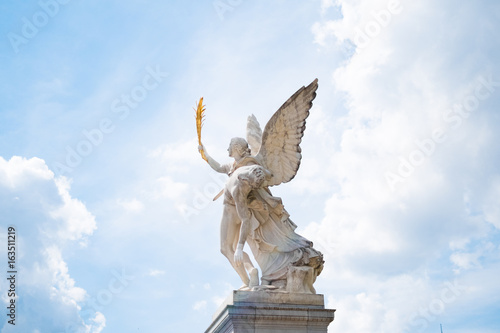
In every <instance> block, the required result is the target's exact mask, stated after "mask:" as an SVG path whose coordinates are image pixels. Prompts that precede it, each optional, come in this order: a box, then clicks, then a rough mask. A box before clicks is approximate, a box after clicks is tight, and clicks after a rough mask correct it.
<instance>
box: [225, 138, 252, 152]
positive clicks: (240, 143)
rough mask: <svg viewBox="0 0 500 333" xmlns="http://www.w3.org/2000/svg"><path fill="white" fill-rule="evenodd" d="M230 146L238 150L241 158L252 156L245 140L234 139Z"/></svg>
mask: <svg viewBox="0 0 500 333" xmlns="http://www.w3.org/2000/svg"><path fill="white" fill-rule="evenodd" d="M229 144H230V145H233V147H234V149H236V151H237V152H238V154H240V155H241V156H250V148H249V147H248V142H247V140H245V139H243V138H232V139H231V142H230V143H229Z"/></svg>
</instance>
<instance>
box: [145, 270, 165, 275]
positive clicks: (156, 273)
mask: <svg viewBox="0 0 500 333" xmlns="http://www.w3.org/2000/svg"><path fill="white" fill-rule="evenodd" d="M148 275H149V276H160V275H165V271H163V270H160V269H150V270H149V272H148Z"/></svg>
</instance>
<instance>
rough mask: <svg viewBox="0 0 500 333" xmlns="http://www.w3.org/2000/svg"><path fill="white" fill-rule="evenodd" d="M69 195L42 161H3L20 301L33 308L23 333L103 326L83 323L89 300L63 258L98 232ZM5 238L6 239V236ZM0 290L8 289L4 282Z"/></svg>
mask: <svg viewBox="0 0 500 333" xmlns="http://www.w3.org/2000/svg"><path fill="white" fill-rule="evenodd" d="M69 190H70V186H69V181H68V180H67V179H65V178H55V177H54V174H53V173H52V172H51V171H50V170H49V169H48V167H47V166H46V164H45V162H44V161H43V160H41V159H39V158H31V159H26V158H22V157H19V156H14V157H12V158H11V159H10V160H8V161H6V160H5V159H3V158H2V157H0V197H2V198H4V199H3V200H1V202H0V208H1V211H2V220H3V221H4V222H7V223H8V224H11V225H13V226H14V227H15V228H16V236H17V240H16V244H17V261H16V264H17V267H16V269H17V270H18V272H19V274H20V276H22V278H20V279H18V280H17V283H18V284H17V288H18V289H17V290H18V297H19V298H20V299H23V300H24V302H25V304H29V306H28V307H26V308H25V310H23V311H24V312H23V314H22V315H20V316H18V321H17V323H16V328H19V329H21V330H23V331H33V330H39V331H42V332H45V331H64V330H65V329H66V328H67V327H70V326H74V327H79V328H85V327H87V328H88V329H87V331H88V332H99V331H100V329H99V328H98V327H100V326H102V325H103V323H104V317H103V316H102V314H101V315H99V316H97V315H96V316H97V317H96V318H97V319H96V320H97V322H96V323H97V324H96V325H97V326H95V325H94V324H86V323H85V321H86V320H87V318H81V317H80V314H79V311H80V309H81V307H80V305H81V304H82V302H84V301H85V298H86V296H87V294H86V291H85V290H84V289H82V288H80V287H78V286H77V283H76V281H75V280H74V279H73V278H72V277H71V276H70V272H69V270H68V266H67V264H66V262H65V261H64V258H63V255H62V250H63V249H68V248H70V247H71V246H72V244H73V243H74V242H78V243H80V245H84V244H85V242H86V238H87V237H88V236H90V235H91V234H92V233H93V231H94V230H95V229H96V222H95V219H94V216H93V215H92V214H91V213H90V212H89V211H88V210H87V209H86V207H85V205H84V204H83V203H82V202H81V201H79V200H77V199H75V198H72V197H71V195H70V193H69ZM7 223H6V224H7ZM1 237H3V238H6V235H5V230H2V236H1ZM4 251H5V250H4V249H2V252H4ZM0 286H1V288H2V289H4V288H5V287H6V284H5V282H2V283H1V285H0ZM3 301H4V302H6V301H8V299H6V298H5V297H4V298H3ZM48 318H51V320H47V319H48ZM89 325H90V326H89ZM94 326H95V327H94ZM92 327H94V328H95V329H94V328H92ZM91 328H92V329H91Z"/></svg>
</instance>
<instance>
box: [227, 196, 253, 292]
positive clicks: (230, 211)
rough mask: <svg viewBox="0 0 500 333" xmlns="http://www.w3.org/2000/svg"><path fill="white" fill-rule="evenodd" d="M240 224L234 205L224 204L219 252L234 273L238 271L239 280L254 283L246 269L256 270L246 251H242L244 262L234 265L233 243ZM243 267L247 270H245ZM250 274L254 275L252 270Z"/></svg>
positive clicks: (247, 283)
mask: <svg viewBox="0 0 500 333" xmlns="http://www.w3.org/2000/svg"><path fill="white" fill-rule="evenodd" d="M240 224H241V222H240V219H239V217H238V214H237V213H236V207H235V206H232V205H228V204H224V213H223V214H222V221H221V237H220V239H221V252H222V254H223V255H224V256H225V257H226V258H227V259H228V260H229V262H230V263H231V265H232V266H233V268H234V270H235V271H236V273H238V275H239V276H240V278H241V281H243V283H244V284H245V285H246V286H248V285H249V284H255V281H253V280H254V279H252V281H250V278H249V277H248V274H247V270H248V271H251V270H252V269H254V270H255V271H256V269H255V268H254V266H253V264H252V262H251V261H250V257H249V256H248V254H247V253H245V252H243V263H244V264H243V265H240V266H236V264H235V262H234V251H235V247H234V244H235V242H237V241H238V237H239V231H240ZM245 268H246V269H247V270H245ZM252 275H255V273H254V271H251V276H252ZM252 277H253V276H252ZM250 282H252V283H250Z"/></svg>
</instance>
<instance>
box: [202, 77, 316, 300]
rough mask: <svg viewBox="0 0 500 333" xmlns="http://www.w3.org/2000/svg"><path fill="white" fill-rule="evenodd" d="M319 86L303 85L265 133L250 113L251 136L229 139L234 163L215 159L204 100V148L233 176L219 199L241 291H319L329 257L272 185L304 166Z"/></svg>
mask: <svg viewBox="0 0 500 333" xmlns="http://www.w3.org/2000/svg"><path fill="white" fill-rule="evenodd" d="M317 88H318V80H317V79H315V80H314V81H313V82H312V83H311V84H310V85H308V86H307V87H302V88H300V89H299V90H298V91H297V92H296V93H295V94H293V95H292V96H291V97H290V98H289V99H288V100H287V101H286V102H285V103H284V104H283V105H282V106H281V107H280V108H279V109H278V111H276V113H275V114H274V115H273V116H272V117H271V119H270V120H269V121H268V123H267V125H266V127H265V128H264V132H262V130H261V128H260V125H259V123H258V121H257V119H256V118H255V116H254V115H251V116H250V117H248V122H247V133H246V134H247V135H246V136H247V140H245V139H243V138H232V139H231V141H230V143H229V148H228V153H229V156H230V157H232V158H233V159H234V162H233V163H229V164H220V163H219V162H217V161H215V160H214V159H213V158H212V157H211V156H210V155H209V154H208V153H207V150H206V149H205V147H204V146H203V145H202V143H201V125H202V121H203V116H204V115H203V112H204V111H205V109H204V107H203V105H202V102H203V99H201V100H200V103H199V105H198V110H197V125H198V140H199V146H198V150H199V151H200V153H201V155H202V157H203V158H204V159H205V160H206V161H207V162H208V164H209V165H210V167H212V169H214V170H215V171H217V172H220V173H225V174H227V175H228V176H229V178H228V180H227V183H226V185H225V188H224V189H223V191H221V193H220V194H219V195H218V196H217V197H216V198H214V200H216V199H217V198H218V197H219V196H221V195H223V200H224V203H223V206H224V208H223V214H222V221H221V239H220V246H221V252H222V254H223V255H224V256H226V257H227V259H228V260H229V262H230V263H231V265H232V266H233V268H234V270H235V271H236V272H237V273H238V275H239V276H240V278H241V280H242V281H243V286H242V287H241V288H240V290H263V289H265V290H278V291H284V292H286V291H288V292H307V293H315V290H314V287H313V286H312V284H313V283H314V281H315V280H316V277H317V276H318V275H319V274H320V273H321V270H322V269H323V264H324V261H323V255H322V254H321V252H319V251H317V250H315V249H314V248H313V243H312V242H311V241H309V240H307V239H306V238H304V237H302V236H300V235H299V234H297V233H295V229H296V228H297V226H296V225H295V223H293V222H292V220H291V219H290V215H289V214H288V213H287V211H286V210H285V208H284V206H283V203H282V201H281V199H280V198H278V197H275V196H273V195H272V194H271V191H270V190H269V187H270V186H276V185H279V184H281V183H286V182H289V181H290V180H292V179H293V178H294V177H295V175H296V173H297V170H298V169H299V165H300V160H301V158H302V155H301V149H300V146H299V145H300V142H301V140H302V136H303V135H304V130H305V122H306V118H307V116H308V115H309V109H311V107H312V101H313V99H314V98H315V97H316V89H317ZM246 243H247V244H248V245H249V247H250V250H251V251H252V254H253V257H254V258H255V260H256V261H257V263H258V265H259V267H260V269H261V275H262V276H261V279H260V280H261V281H260V283H259V277H258V270H257V268H255V266H254V265H253V263H252V261H251V259H250V257H249V255H248V254H247V253H246V252H245V251H244V250H243V249H244V246H245V244H246Z"/></svg>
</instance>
